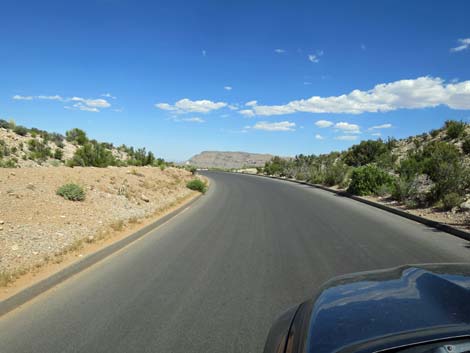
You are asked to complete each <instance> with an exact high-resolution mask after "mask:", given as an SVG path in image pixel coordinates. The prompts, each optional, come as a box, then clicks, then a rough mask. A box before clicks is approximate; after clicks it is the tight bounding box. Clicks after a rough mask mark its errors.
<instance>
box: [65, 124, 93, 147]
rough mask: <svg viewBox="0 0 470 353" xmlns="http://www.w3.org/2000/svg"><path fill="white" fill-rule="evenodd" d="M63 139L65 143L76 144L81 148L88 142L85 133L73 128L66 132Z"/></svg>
mask: <svg viewBox="0 0 470 353" xmlns="http://www.w3.org/2000/svg"><path fill="white" fill-rule="evenodd" d="M65 138H66V140H67V141H69V142H72V143H76V144H78V145H80V146H83V145H85V143H87V142H88V137H87V136H86V132H85V131H83V130H81V129H78V128H73V129H72V130H68V131H66V132H65Z"/></svg>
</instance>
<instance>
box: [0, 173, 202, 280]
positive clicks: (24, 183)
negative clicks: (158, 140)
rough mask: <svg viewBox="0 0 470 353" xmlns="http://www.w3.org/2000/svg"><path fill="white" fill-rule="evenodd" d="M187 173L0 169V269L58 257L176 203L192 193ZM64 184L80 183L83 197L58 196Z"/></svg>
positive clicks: (24, 266) (11, 269)
mask: <svg viewBox="0 0 470 353" xmlns="http://www.w3.org/2000/svg"><path fill="white" fill-rule="evenodd" d="M192 178H193V177H192V175H191V173H190V172H188V171H186V170H183V169H177V168H171V167H170V168H167V169H165V170H161V169H160V168H151V167H129V168H127V167H126V168H117V167H108V168H82V167H76V168H68V167H57V168H34V169H32V168H17V169H11V168H0V274H2V273H3V275H4V276H6V274H15V273H18V272H20V273H21V272H22V271H25V270H27V269H29V268H31V267H32V266H40V265H41V264H43V263H46V262H48V261H60V259H61V257H62V255H64V254H65V253H66V252H67V251H69V250H76V249H79V248H80V247H81V246H82V245H83V244H84V243H87V242H88V243H92V242H95V241H97V240H100V239H102V238H105V237H108V236H111V235H112V233H113V232H116V231H120V230H122V229H124V228H125V227H126V226H127V225H129V224H131V223H136V222H140V221H141V220H142V219H144V218H146V217H151V216H153V215H155V214H156V213H158V212H161V211H164V210H165V209H167V208H169V207H171V206H174V205H177V204H178V203H179V202H181V201H183V200H184V199H186V198H188V197H190V196H191V195H195V194H196V192H195V191H192V190H190V189H188V188H187V187H186V183H187V182H188V181H189V180H191V179H192ZM68 183H73V184H76V185H79V186H80V187H82V188H83V190H84V200H83V201H75V202H74V201H70V200H67V199H65V198H64V197H62V196H59V195H57V190H58V189H59V187H61V186H62V185H64V184H68ZM0 277H1V276H0ZM0 279H1V278H0ZM3 280H5V278H4V279H3Z"/></svg>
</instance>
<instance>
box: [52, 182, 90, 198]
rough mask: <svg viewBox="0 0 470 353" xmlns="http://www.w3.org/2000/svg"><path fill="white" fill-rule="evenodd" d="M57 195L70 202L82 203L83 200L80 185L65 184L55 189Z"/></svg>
mask: <svg viewBox="0 0 470 353" xmlns="http://www.w3.org/2000/svg"><path fill="white" fill-rule="evenodd" d="M57 195H59V196H62V197H63V198H64V199H66V200H70V201H83V200H85V191H84V190H83V188H82V187H81V186H80V185H77V184H72V183H71V184H65V185H62V186H61V187H60V188H58V189H57Z"/></svg>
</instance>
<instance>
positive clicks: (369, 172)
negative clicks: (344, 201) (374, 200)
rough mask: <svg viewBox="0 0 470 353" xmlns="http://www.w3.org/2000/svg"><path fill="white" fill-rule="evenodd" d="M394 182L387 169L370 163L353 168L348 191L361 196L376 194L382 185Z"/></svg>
mask: <svg viewBox="0 0 470 353" xmlns="http://www.w3.org/2000/svg"><path fill="white" fill-rule="evenodd" d="M392 183H393V178H392V177H391V176H390V175H389V174H388V173H387V172H386V171H384V170H382V169H380V168H378V167H377V166H375V165H373V164H369V165H366V166H363V167H358V168H356V169H354V170H353V172H352V175H351V183H350V184H349V187H348V192H350V193H351V194H354V195H360V196H363V195H370V194H376V193H377V192H378V190H379V188H380V187H381V186H382V185H389V186H391V185H392Z"/></svg>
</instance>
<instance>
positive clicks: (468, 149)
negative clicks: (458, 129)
mask: <svg viewBox="0 0 470 353" xmlns="http://www.w3.org/2000/svg"><path fill="white" fill-rule="evenodd" d="M462 151H463V153H465V154H470V137H467V138H466V139H465V140H464V141H463V142H462Z"/></svg>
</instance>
